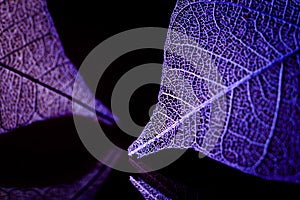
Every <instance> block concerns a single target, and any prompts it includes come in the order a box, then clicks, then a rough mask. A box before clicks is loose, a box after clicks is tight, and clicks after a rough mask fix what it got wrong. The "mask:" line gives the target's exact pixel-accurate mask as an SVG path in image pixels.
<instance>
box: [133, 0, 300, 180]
mask: <svg viewBox="0 0 300 200" xmlns="http://www.w3.org/2000/svg"><path fill="white" fill-rule="evenodd" d="M299 24H300V2H299V1H297V0H291V1H285V0H275V1H258V0H241V1H235V0H231V1H230V0H216V1H208V0H200V1H199V0H198V1H196V0H178V2H177V4H176V7H175V9H174V12H173V14H172V17H171V22H170V26H169V33H168V36H167V40H166V44H165V60H164V64H163V77H162V84H161V85H162V86H161V90H160V94H159V103H158V104H157V107H156V109H155V111H154V113H153V116H152V117H151V119H150V122H149V123H148V124H147V126H146V127H145V129H144V130H143V132H142V134H141V136H140V137H139V138H138V139H137V140H136V141H135V142H134V143H133V144H132V145H131V146H130V147H129V155H134V154H136V155H137V156H138V157H142V156H145V155H148V154H151V153H155V152H157V151H159V150H162V149H166V148H194V149H195V150H197V151H200V152H201V153H204V154H206V155H208V156H209V157H211V158H213V159H215V160H217V161H220V162H222V163H225V164H227V165H229V166H232V167H235V168H237V169H240V170H242V171H244V172H246V173H250V174H253V175H257V176H260V177H263V178H266V179H274V180H284V181H292V182H300V79H299V76H300V50H299V46H300V44H299V43H300V27H299Z"/></svg>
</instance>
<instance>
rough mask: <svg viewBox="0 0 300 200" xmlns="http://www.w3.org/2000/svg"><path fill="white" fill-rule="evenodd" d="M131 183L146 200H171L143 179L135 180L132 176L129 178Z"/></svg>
mask: <svg viewBox="0 0 300 200" xmlns="http://www.w3.org/2000/svg"><path fill="white" fill-rule="evenodd" d="M129 180H130V181H131V183H132V184H133V185H134V187H136V189H138V190H139V192H140V193H141V194H142V195H143V197H144V198H145V199H146V200H157V199H164V200H169V199H170V198H168V197H166V196H164V195H163V194H161V193H160V192H159V191H158V190H157V189H155V188H153V187H152V186H150V185H149V184H147V183H146V182H145V181H143V180H142V179H134V178H133V177H132V176H130V177H129Z"/></svg>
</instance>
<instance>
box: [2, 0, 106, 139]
mask: <svg viewBox="0 0 300 200" xmlns="http://www.w3.org/2000/svg"><path fill="white" fill-rule="evenodd" d="M76 76H77V69H76V68H75V67H74V66H73V64H72V63H71V61H70V60H69V59H68V58H67V57H66V55H65V53H64V50H63V47H62V44H61V42H60V40H59V37H58V34H57V32H56V30H55V27H54V24H53V21H52V19H51V17H50V14H49V12H48V10H47V5H46V2H45V1H44V0H34V1H27V0H16V1H9V0H4V1H0V97H1V98H0V105H1V107H0V122H1V124H0V133H6V132H9V131H10V130H12V129H15V128H17V127H20V126H24V125H27V124H30V123H32V122H34V121H37V120H44V119H47V118H54V117H59V116H63V115H70V114H71V113H72V98H73V99H74V101H75V102H76V103H77V104H76V105H77V106H75V108H74V110H75V113H74V114H79V115H84V116H91V112H90V111H91V110H92V109H91V108H93V107H94V105H95V104H96V110H97V112H98V115H99V118H101V119H102V120H104V121H107V122H109V121H111V119H112V115H111V114H110V112H109V111H108V110H107V109H106V108H105V107H104V106H103V105H102V104H101V103H100V102H99V101H96V102H94V96H93V95H92V94H91V92H90V91H89V89H88V88H87V86H86V85H85V83H84V81H83V80H82V78H80V80H81V88H80V89H79V90H78V92H77V93H76V94H72V91H73V83H74V81H75V78H76Z"/></svg>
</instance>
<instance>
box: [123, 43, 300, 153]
mask: <svg viewBox="0 0 300 200" xmlns="http://www.w3.org/2000/svg"><path fill="white" fill-rule="evenodd" d="M299 50H300V48H297V49H295V50H293V51H291V52H290V53H287V54H285V55H283V56H282V57H280V58H278V59H275V60H274V61H273V62H271V63H269V64H268V65H266V66H265V67H262V68H260V69H258V70H256V71H254V72H253V73H252V74H249V75H247V76H245V77H244V78H242V79H241V80H239V81H237V82H235V83H233V84H232V85H230V86H228V87H227V88H226V89H224V90H223V91H222V92H220V93H219V94H217V95H215V96H213V97H212V98H211V99H209V100H206V101H205V102H203V103H202V104H201V105H199V106H198V107H196V108H195V109H194V110H193V111H191V112H189V113H187V114H186V115H184V116H183V117H182V118H181V119H180V120H178V121H176V122H175V123H174V124H172V125H171V126H169V127H168V128H167V129H165V130H164V131H163V132H161V133H159V134H158V135H157V136H155V137H154V138H152V139H150V140H149V141H147V142H146V143H144V144H142V145H140V146H138V147H137V148H136V149H134V150H133V151H130V152H129V153H128V155H129V156H131V155H133V154H135V153H136V152H138V151H139V150H141V149H143V148H145V147H146V146H147V145H149V144H151V143H152V142H154V141H155V140H156V139H158V138H160V137H162V136H163V135H164V134H165V133H167V132H168V131H170V130H172V129H173V128H175V127H176V126H177V124H179V123H181V122H182V121H184V120H185V119H186V118H188V117H189V116H191V115H192V114H194V113H196V112H197V111H198V110H199V109H201V108H204V107H205V106H207V105H208V104H210V103H212V102H213V101H215V100H216V99H218V98H219V97H221V96H223V95H225V94H226V93H227V92H229V91H232V90H233V89H235V88H236V87H238V86H239V85H241V84H242V83H245V82H246V81H248V80H250V79H251V78H253V77H256V76H258V75H259V74H261V73H262V72H264V71H265V70H267V69H269V68H270V67H272V66H274V64H275V63H278V62H281V61H282V60H284V59H285V58H286V57H289V56H291V55H293V54H295V53H297V52H298V51H299ZM139 156H141V157H142V156H144V155H139Z"/></svg>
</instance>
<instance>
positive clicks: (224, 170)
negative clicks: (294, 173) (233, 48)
mask: <svg viewBox="0 0 300 200" xmlns="http://www.w3.org/2000/svg"><path fill="white" fill-rule="evenodd" d="M174 6H175V1H174V0H172V1H170V0H151V1H141V0H140V1H138V0H129V1H99V2H98V1H91V0H84V1H71V0H64V1H61V0H49V1H48V7H49V10H50V13H51V15H52V17H53V19H54V22H55V26H56V28H57V31H58V33H59V35H60V38H61V40H62V43H63V45H64V47H65V51H66V54H67V55H68V56H69V58H70V59H71V60H72V62H73V63H74V64H75V65H76V66H77V67H79V66H80V64H81V62H82V61H83V60H84V58H85V57H86V56H87V54H88V53H89V52H90V51H91V50H92V49H93V48H94V47H95V46H96V45H98V44H99V43H100V42H101V41H103V40H105V39H106V38H108V37H110V36H112V35H114V34H117V33H119V32H121V31H125V30H128V29H132V28H137V27H148V26H152V27H165V28H167V27H168V24H169V19H170V16H171V13H172V10H173V8H174ZM162 53H163V52H162V51H159V50H141V51H136V52H132V53H129V54H126V55H124V56H122V57H121V58H119V59H117V60H116V61H115V62H114V63H113V64H112V65H111V66H109V69H108V70H107V72H106V73H105V77H103V79H102V81H101V83H100V85H99V91H98V97H99V98H100V99H101V100H102V101H103V103H104V104H105V105H106V106H108V107H109V105H110V95H111V90H112V88H113V87H114V84H115V83H116V82H117V81H118V78H120V77H121V76H122V74H124V73H126V71H128V70H129V69H130V68H133V67H135V66H137V65H139V64H142V63H148V62H162V61H163V55H162ZM157 94H158V86H155V85H150V86H145V87H142V88H141V89H139V90H138V91H137V92H136V93H135V95H133V97H132V100H131V105H130V106H129V107H130V112H131V115H132V117H133V119H134V120H135V121H136V122H137V123H139V124H142V125H144V124H145V123H146V122H147V120H148V110H147V109H142V108H148V107H150V106H151V105H152V104H153V103H154V102H156V99H157ZM103 126H104V127H105V129H106V130H107V132H109V137H110V138H111V140H113V141H114V142H115V143H117V144H118V145H119V146H121V147H123V148H127V146H128V145H129V144H130V143H131V142H132V141H133V140H134V138H132V137H129V136H126V135H125V134H124V133H122V132H121V131H120V130H119V129H118V128H116V127H106V126H105V125H103ZM0 158H1V166H0V185H6V186H41V185H48V184H57V183H61V182H66V181H72V180H75V179H76V178H78V177H80V176H81V175H82V174H84V173H85V172H87V170H88V169H89V166H91V165H92V164H93V163H94V162H95V160H94V159H93V158H92V157H91V156H90V155H89V154H88V153H87V152H86V150H85V148H84V147H83V145H82V144H81V142H80V140H79V139H78V136H77V133H76V130H75V128H74V125H73V120H72V118H69V117H65V118H60V119H56V120H50V121H47V122H39V123H34V124H33V125H30V126H28V127H25V128H21V129H19V130H17V131H14V133H13V134H8V135H4V136H1V137H0ZM159 173H160V174H162V175H163V176H165V177H166V178H168V179H170V180H172V181H175V182H177V183H179V184H180V185H182V187H183V188H185V189H186V191H187V193H188V194H190V195H188V196H187V197H186V198H187V199H191V198H192V197H193V198H194V199H198V198H199V199H215V198H217V197H218V198H220V197H221V198H233V199H238V198H239V199H243V198H245V197H252V198H259V197H262V195H268V196H269V197H271V196H272V197H274V196H277V195H279V194H280V195H284V196H285V198H288V197H291V196H292V195H294V194H295V195H296V198H297V196H298V195H299V194H298V191H299V190H298V187H299V186H298V185H294V184H289V183H280V182H276V181H266V180H262V179H260V178H257V177H253V176H250V175H247V174H244V173H241V172H239V171H238V170H235V169H232V168H229V167H227V166H225V165H223V164H220V163H217V162H215V161H213V160H211V159H208V158H204V159H199V158H198V154H197V153H196V152H193V151H187V153H185V155H184V156H183V157H181V158H180V159H178V160H177V161H176V162H174V163H173V164H171V165H170V166H168V167H166V168H164V169H162V170H159ZM174 192H176V191H174ZM121 197H122V198H126V199H142V197H141V195H140V194H139V192H137V190H136V189H135V188H134V187H133V186H132V185H131V184H130V182H129V174H127V173H123V172H118V171H115V170H113V171H112V173H111V175H110V176H109V177H108V179H107V181H106V182H105V183H104V185H103V186H102V187H101V188H100V190H99V193H98V195H97V197H96V199H119V198H121Z"/></svg>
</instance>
